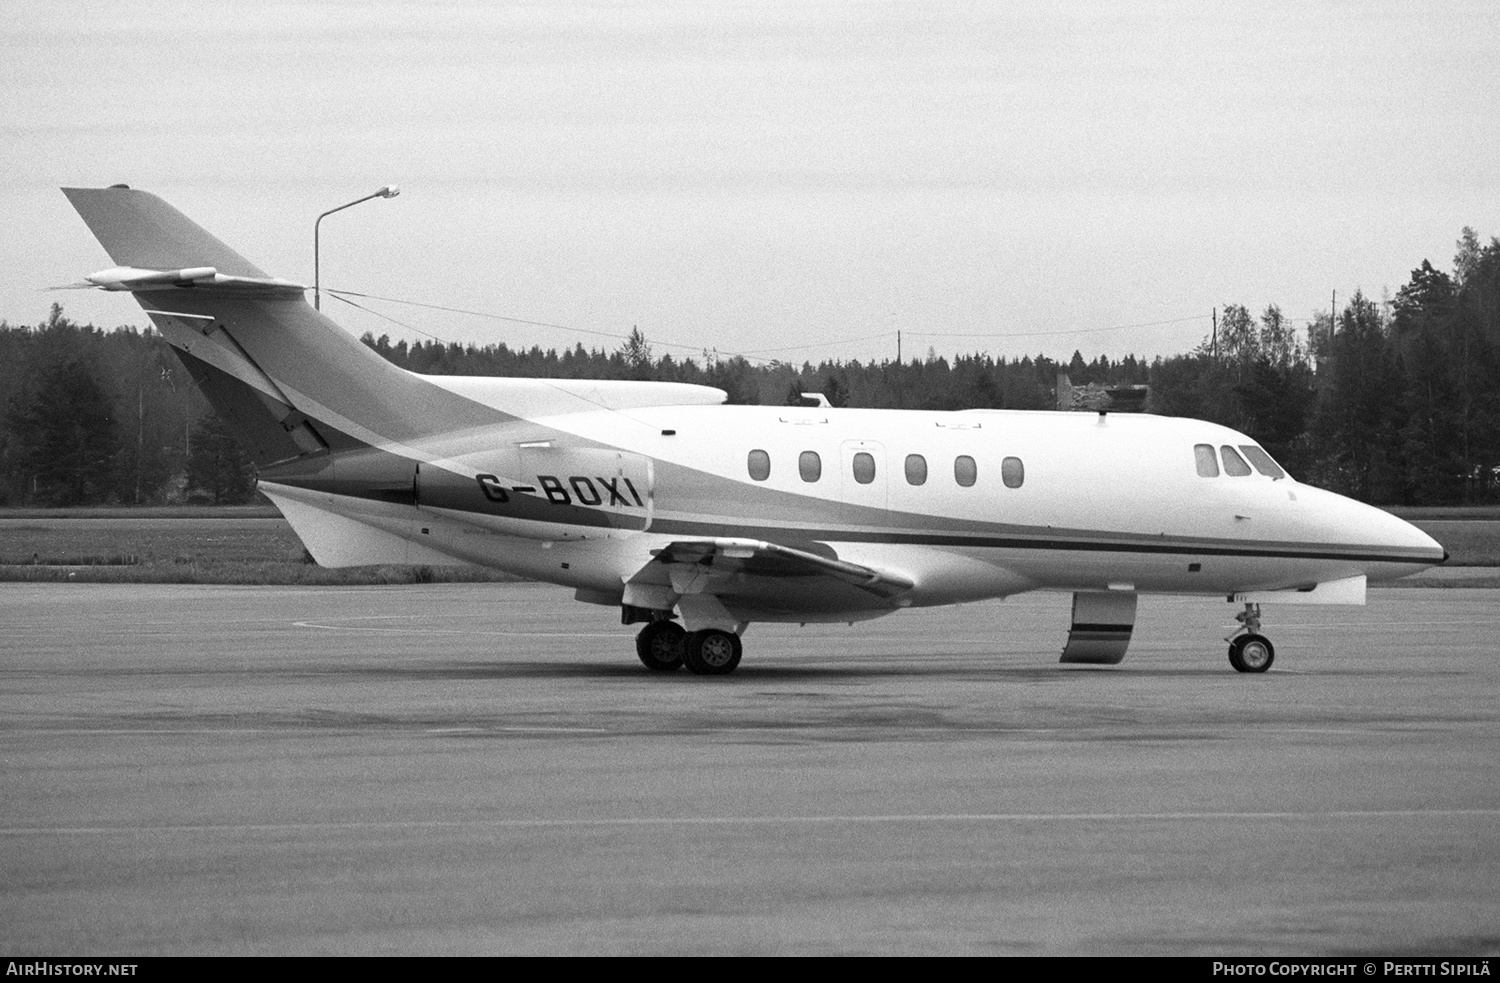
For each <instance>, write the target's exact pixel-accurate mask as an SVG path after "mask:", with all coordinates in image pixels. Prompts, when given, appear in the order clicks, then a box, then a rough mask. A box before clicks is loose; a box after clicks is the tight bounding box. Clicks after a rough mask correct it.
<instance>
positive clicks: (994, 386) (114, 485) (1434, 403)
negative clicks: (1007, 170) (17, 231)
mask: <svg viewBox="0 0 1500 983" xmlns="http://www.w3.org/2000/svg"><path fill="white" fill-rule="evenodd" d="M364 341H365V343H366V344H367V345H369V346H370V347H372V348H373V349H374V350H375V351H377V352H379V353H380V354H381V355H382V356H384V357H385V358H386V359H388V360H389V361H391V362H393V363H394V364H396V365H399V366H401V367H402V368H405V369H409V370H411V371H414V372H421V373H427V374H435V375H441V374H462V375H498V376H533V377H548V378H604V379H640V380H648V379H654V380H663V381H674V382H689V383H699V384H703V385H710V386H717V387H719V388H721V389H723V390H725V391H726V392H727V393H729V398H730V401H731V402H734V403H762V404H767V403H777V404H782V403H788V402H796V401H798V400H799V398H800V394H801V393H803V392H821V393H823V394H825V395H826V396H827V397H828V398H829V400H830V402H832V403H833V404H834V405H836V406H861V407H879V408H895V409H934V410H954V409H964V408H993V409H1054V408H1055V407H1056V406H1057V402H1058V400H1057V387H1058V382H1059V376H1060V375H1063V374H1066V376H1067V378H1068V381H1069V382H1070V383H1071V385H1072V386H1074V387H1085V388H1088V387H1093V388H1094V390H1095V395H1096V397H1097V398H1095V399H1094V400H1093V401H1092V402H1090V403H1089V405H1092V406H1098V405H1103V404H1101V403H1100V400H1101V399H1102V400H1105V401H1107V400H1108V395H1107V393H1102V394H1101V393H1099V392H1098V389H1099V387H1125V386H1149V396H1148V397H1147V401H1146V405H1145V408H1146V409H1147V410H1148V411H1150V412H1154V413H1162V414H1167V415H1173V416H1191V417H1197V418H1200V419H1205V420H1212V421H1214V422H1217V423H1223V424H1226V425H1228V426H1231V427H1234V428H1235V429H1238V430H1241V431H1244V432H1245V433H1247V434H1249V435H1250V436H1251V437H1253V438H1255V439H1256V440H1257V441H1259V442H1260V443H1261V444H1262V445H1263V446H1264V447H1265V448H1266V449H1267V450H1268V451H1270V452H1271V454H1272V455H1273V456H1275V457H1276V458H1277V459H1278V460H1279V461H1281V463H1282V464H1283V465H1284V466H1285V467H1286V468H1287V470H1289V471H1290V472H1292V474H1293V475H1295V476H1296V477H1298V478H1299V479H1300V480H1303V481H1306V482H1309V483H1312V484H1316V485H1321V486H1323V487H1325V488H1330V489H1332V490H1335V491H1338V492H1342V493H1344V494H1348V495H1352V496H1353V497H1356V498H1359V499H1361V500H1364V501H1367V502H1372V503H1375V504H1400V505H1448V504H1459V503H1484V502H1495V501H1500V239H1491V240H1490V242H1489V243H1488V244H1487V245H1481V244H1480V242H1479V239H1478V237H1477V236H1476V235H1475V233H1474V232H1473V230H1471V229H1464V231H1463V236H1462V238H1460V239H1459V242H1458V253H1457V256H1456V257H1455V260H1454V266H1453V272H1452V273H1447V272H1443V271H1441V270H1438V269H1436V268H1434V267H1433V266H1432V264H1431V263H1430V262H1427V261H1425V260H1424V261H1423V262H1422V264H1421V265H1420V266H1419V267H1418V268H1417V269H1415V270H1413V271H1412V274H1411V279H1410V281H1409V282H1408V283H1407V284H1406V285H1404V286H1403V287H1401V289H1400V290H1399V291H1397V293H1396V295H1395V297H1394V298H1383V299H1381V300H1376V299H1374V298H1369V297H1366V296H1364V295H1363V294H1360V293H1356V294H1355V295H1354V296H1353V297H1352V298H1350V299H1349V300H1348V302H1347V303H1345V304H1344V305H1342V306H1341V307H1340V308H1339V309H1338V310H1337V311H1334V312H1322V313H1320V314H1318V315H1317V316H1316V317H1315V318H1314V319H1313V320H1312V322H1311V323H1310V324H1309V325H1308V326H1307V327H1306V329H1305V330H1303V329H1301V328H1297V327H1294V325H1293V323H1292V322H1291V321H1289V320H1288V319H1287V318H1286V317H1284V316H1283V314H1282V312H1281V311H1280V309H1279V308H1278V307H1276V306H1275V305H1271V306H1269V307H1267V308H1265V309H1264V310H1263V311H1261V312H1260V313H1258V314H1256V313H1253V312H1252V311H1250V310H1249V309H1248V308H1246V307H1244V306H1242V305H1236V304H1231V305H1229V306H1227V307H1225V308H1223V311H1222V316H1221V317H1220V319H1219V322H1218V324H1217V328H1216V332H1215V334H1214V335H1213V336H1212V337H1210V338H1205V339H1204V341H1203V344H1201V345H1200V346H1199V347H1198V348H1196V349H1194V350H1193V351H1190V352H1185V353H1183V354H1180V355H1174V356H1171V357H1162V358H1156V359H1154V360H1152V361H1150V362H1147V361H1144V360H1141V359H1136V358H1134V357H1127V358H1124V359H1120V360H1117V361H1111V360H1109V359H1108V358H1105V357H1103V356H1100V357H1098V358H1095V359H1094V360H1093V361H1087V360H1085V358H1084V357H1083V355H1082V354H1081V353H1080V352H1074V354H1073V357H1072V358H1071V359H1070V360H1068V361H1066V362H1061V361H1056V360H1054V359H1051V358H1048V357H1047V356H1044V355H1038V356H1036V357H1034V358H1033V357H1024V358H1020V359H1005V358H1000V359H994V358H991V357H990V356H988V355H984V354H974V355H967V356H965V355H960V356H958V357H956V358H954V359H952V360H951V361H950V360H949V359H946V358H942V357H938V356H937V355H936V354H934V353H931V352H929V353H928V355H927V356H926V357H925V358H920V359H912V360H909V361H899V362H893V361H881V362H875V361H871V362H868V363H861V362H858V361H849V362H845V361H842V360H832V361H826V362H823V363H821V364H819V365H812V364H809V363H804V364H802V365H793V364H789V363H783V362H769V363H760V364H752V363H751V362H750V361H749V360H747V359H746V358H744V357H740V356H730V357H720V356H717V355H715V354H713V353H707V352H705V353H704V354H703V356H702V357H701V358H688V359H681V360H677V359H674V358H672V357H671V356H670V355H663V356H661V357H656V356H655V355H654V354H653V352H652V349H651V345H650V343H649V341H648V340H647V338H646V337H645V336H644V335H643V334H642V333H641V332H640V331H639V330H635V331H633V332H632V333H631V335H630V338H629V339H628V340H627V341H626V342H625V343H624V344H622V345H621V346H619V347H618V348H616V349H614V350H600V349H596V350H587V349H585V348H584V347H583V346H582V345H581V344H579V345H576V346H575V347H573V348H571V349H563V350H561V351H558V350H556V349H549V350H545V351H544V350H542V349H541V348H539V347H533V348H530V349H512V348H510V347H508V346H506V345H504V344H494V345H485V346H475V345H459V344H456V343H453V344H444V343H440V342H424V343H418V344H415V345H408V344H407V343H406V342H405V341H400V342H396V343H394V344H393V343H392V342H391V340H390V338H389V337H387V336H381V337H380V338H374V337H371V336H369V335H366V336H365V338H364ZM0 397H3V398H0V411H3V414H4V415H3V418H0V505H46V506H69V505H85V504H157V503H168V502H182V501H188V502H192V501H201V502H213V503H233V502H243V501H248V500H249V499H250V498H251V497H252V496H253V489H254V472H253V468H252V467H251V466H250V465H249V463H248V461H247V460H246V458H245V456H244V454H243V453H242V452H241V450H240V448H239V446H238V445H237V444H236V442H235V440H234V437H233V435H232V433H231V432H230V431H229V430H228V429H227V428H226V427H225V426H224V424H223V423H222V422H221V421H220V420H219V419H218V418H217V417H216V415H215V414H214V413H213V412H212V410H211V409H210V408H209V406H208V403H207V402H206V400H204V398H203V397H202V395H201V394H200V393H199V392H198V391H197V389H196V388H195V387H194V386H193V385H192V383H191V382H190V381H189V379H188V377H187V373H186V371H185V370H184V369H183V368H182V366H181V365H180V364H179V363H178V362H177V360H176V358H175V357H174V356H173V355H172V354H171V350H170V346H168V345H167V344H166V342H165V341H164V340H163V339H162V338H161V336H160V335H159V334H157V333H156V332H155V331H154V330H153V329H151V328H147V329H146V330H144V331H141V330H137V329H136V328H133V327H119V328H115V329H114V330H111V331H103V330H100V329H99V328H96V327H94V326H93V325H79V324H77V323H75V322H73V321H72V320H70V319H69V318H68V317H67V316H66V315H65V314H64V313H63V310H62V309H61V308H60V307H58V306H56V305H54V306H53V308H52V311H51V313H50V315H49V316H48V317H47V319H46V320H45V321H43V322H42V323H40V324H37V325H35V326H30V325H17V326H13V325H10V324H8V323H6V322H4V321H0Z"/></svg>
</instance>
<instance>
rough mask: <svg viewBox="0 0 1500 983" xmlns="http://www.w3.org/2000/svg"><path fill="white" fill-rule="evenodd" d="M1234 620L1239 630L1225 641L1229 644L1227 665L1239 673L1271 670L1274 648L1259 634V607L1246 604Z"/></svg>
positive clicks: (1274, 656) (1274, 654)
mask: <svg viewBox="0 0 1500 983" xmlns="http://www.w3.org/2000/svg"><path fill="white" fill-rule="evenodd" d="M1234 620H1235V621H1238V622H1239V623H1240V628H1239V631H1237V632H1235V633H1234V634H1233V635H1230V636H1229V637H1228V638H1227V639H1225V641H1227V642H1228V643H1229V664H1230V665H1232V666H1234V668H1235V669H1236V670H1237V671H1239V672H1265V671H1266V670H1267V669H1269V668H1271V662H1272V661H1273V660H1275V658H1276V647H1275V646H1274V645H1272V644H1271V640H1270V639H1269V638H1267V637H1266V636H1264V635H1262V634H1261V633H1260V605H1259V604H1248V603H1247V604H1246V605H1245V610H1244V611H1242V612H1240V613H1239V614H1237V615H1235V616H1234ZM1241 632H1243V633H1244V634H1241Z"/></svg>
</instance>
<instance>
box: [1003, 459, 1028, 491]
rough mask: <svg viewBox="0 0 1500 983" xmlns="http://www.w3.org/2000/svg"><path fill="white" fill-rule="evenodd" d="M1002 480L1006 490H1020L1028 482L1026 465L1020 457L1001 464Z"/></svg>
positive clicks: (1006, 460)
mask: <svg viewBox="0 0 1500 983" xmlns="http://www.w3.org/2000/svg"><path fill="white" fill-rule="evenodd" d="M1000 480H1001V481H1003V482H1005V487H1006V488H1020V487H1021V485H1022V484H1023V483H1024V482H1025V481H1026V465H1024V464H1022V463H1021V459H1020V458H1019V457H1007V458H1006V459H1005V460H1003V461H1001V462H1000Z"/></svg>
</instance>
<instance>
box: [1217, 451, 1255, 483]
mask: <svg viewBox="0 0 1500 983" xmlns="http://www.w3.org/2000/svg"><path fill="white" fill-rule="evenodd" d="M1219 456H1220V457H1222V458H1223V459H1224V473H1225V474H1227V475H1229V476H1231V477H1234V478H1243V477H1244V476H1245V475H1247V474H1250V465H1248V464H1246V463H1245V459H1244V458H1243V457H1240V455H1239V452H1238V451H1236V450H1235V449H1234V448H1233V447H1230V446H1229V445H1228V444H1225V445H1224V446H1223V447H1220V448H1219Z"/></svg>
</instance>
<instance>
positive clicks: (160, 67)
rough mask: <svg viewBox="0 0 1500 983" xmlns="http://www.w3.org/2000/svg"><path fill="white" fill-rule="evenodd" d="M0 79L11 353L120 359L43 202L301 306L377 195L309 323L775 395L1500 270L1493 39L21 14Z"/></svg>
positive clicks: (130, 310)
mask: <svg viewBox="0 0 1500 983" xmlns="http://www.w3.org/2000/svg"><path fill="white" fill-rule="evenodd" d="M0 64H3V65H4V70H3V75H0V167H3V175H4V181H3V183H0V208H3V212H0V214H3V215H4V218H5V222H4V225H3V233H0V271H3V272H0V317H3V318H5V319H6V320H9V321H10V322H11V323H12V324H15V323H35V322H37V321H39V320H41V319H42V318H43V317H44V316H45V314H46V311H47V308H48V306H49V305H50V304H51V303H52V301H53V300H60V301H61V302H62V303H63V304H64V305H65V308H66V309H67V311H68V312H69V314H71V315H73V316H74V317H76V318H78V319H81V320H92V321H93V322H94V323H96V324H99V325H101V326H113V325H116V324H121V323H133V324H144V323H145V319H144V316H143V315H142V314H141V313H140V312H139V310H138V308H137V307H136V305H135V304H134V303H133V302H132V301H130V299H129V298H128V297H127V296H124V295H120V294H104V293H101V292H84V291H77V292H72V293H58V294H47V293H40V292H38V291H39V288H42V287H46V286H49V285H54V284H62V283H69V282H74V281H76V280H77V279H78V278H79V277H80V276H81V275H82V274H85V273H89V272H93V271H95V270H99V269H103V268H106V267H108V266H110V265H112V264H110V262H109V261H108V258H107V257H106V256H105V254H104V252H103V250H102V249H101V248H100V247H99V246H98V244H97V243H96V242H95V240H94V239H93V237H92V236H91V235H90V234H89V232H88V230H87V229H86V228H85V227H84V225H83V223H82V222H81V221H80V220H79V219H78V218H77V216H76V215H75V214H74V213H73V211H72V209H71V208H70V207H69V206H68V204H67V202H66V200H65V199H64V198H63V196H62V194H61V193H59V192H58V190H57V188H58V187H59V186H66V185H80V186H102V185H108V184H113V183H116V182H124V183H128V184H130V185H131V186H132V187H136V188H144V189H146V190H150V191H153V192H155V193H157V194H160V195H162V196H163V197H165V198H166V199H167V200H168V201H170V202H172V203H173V204H174V205H176V206H177V207H178V208H179V209H181V210H182V211H183V212H185V213H186V214H187V215H188V216H190V217H191V218H193V219H194V220H196V221H197V222H198V223H199V224H201V225H203V226H205V227H206V228H208V229H209V230H210V231H211V232H213V233H214V234H216V235H217V236H218V237H219V238H221V239H223V240H224V241H225V242H227V243H229V244H230V245H231V246H233V247H234V248H236V249H237V250H238V251H240V252H241V253H243V254H245V255H246V257H248V258H249V259H250V260H251V261H252V262H254V263H256V264H257V265H259V266H260V267H262V268H263V269H265V270H267V272H269V273H271V274H272V275H276V276H282V277H286V278H288V279H293V280H298V281H302V282H306V283H309V284H310V283H311V282H312V275H313V269H312V267H313V263H312V240H313V234H312V233H313V220H314V219H315V217H316V216H317V214H318V213H319V212H321V211H323V210H325V209H328V208H332V207H334V206H335V205H338V204H341V203H343V202H345V201H348V200H351V199H353V198H356V197H359V196H361V195H364V194H367V193H369V192H371V191H374V190H375V189H376V188H378V187H380V186H381V185H384V184H387V183H395V184H398V185H400V186H401V189H402V191H401V195H400V197H398V198H395V199H391V200H383V199H377V200H375V201H371V202H367V203H365V204H362V205H359V206H356V207H355V208H352V209H349V210H348V211H345V212H341V213H339V214H337V215H335V216H332V217H331V218H329V219H326V220H325V221H324V223H323V250H322V272H323V277H322V279H323V284H324V286H325V287H328V286H331V287H336V288H342V289H345V290H352V291H359V292H363V293H370V294H379V295H382V296H389V297H395V298H401V299H404V300H413V301H422V302H427V303H434V304H441V305H447V306H452V307H458V308H465V309H471V310H477V311H483V312H486V313H488V314H492V315H497V316H502V317H508V318H517V319H523V320H531V321H541V322H548V323H552V324H558V325H564V326H566V327H567V328H569V329H572V330H555V329H549V328H540V327H533V326H527V325H521V324H517V323H514V322H507V321H500V320H494V319H482V318H476V317H468V316H463V315H454V314H446V313H441V312H438V311H433V310H427V309H422V308H416V307H407V306H399V305H395V304H389V303H379V304H377V303H375V302H372V301H361V303H366V304H368V305H369V306H371V307H375V308H377V309H378V310H380V311H381V312H382V313H384V314H386V315H388V316H390V317H392V318H395V319H397V320H399V321H401V322H403V323H404V324H407V325H411V326H413V327H415V328H417V329H420V330H421V331H423V332H427V333H428V334H431V335H436V336H438V337H440V338H442V339H444V340H458V341H465V342H467V341H474V342H479V343H488V342H497V341H505V342H507V343H509V344H513V345H514V344H526V345H529V344H532V343H539V344H542V345H543V346H545V347H553V346H559V347H560V346H571V345H572V344H573V343H575V342H577V341H582V342H583V343H584V344H585V345H586V346H588V347H598V346H604V347H609V348H613V347H615V346H616V344H617V342H615V341H614V340H612V339H610V338H607V337H600V335H599V334H595V333H591V332H602V333H604V334H607V335H624V334H626V333H628V332H629V331H630V329H631V326H632V325H639V326H640V328H641V330H642V331H644V332H645V334H646V336H647V338H648V339H649V340H651V341H652V342H654V343H655V344H656V345H657V352H658V353H661V352H664V351H671V352H672V353H673V354H674V355H684V354H691V353H692V352H693V351H695V350H701V349H703V348H716V349H718V350H719V351H721V352H752V353H756V354H758V355H759V356H762V357H777V358H786V359H790V360H794V361H799V362H800V361H801V360H803V359H811V360H813V361H817V360H818V359H820V358H824V357H839V358H844V359H850V358H858V359H861V360H865V359H871V358H893V357H894V356H895V332H896V331H897V330H898V329H900V330H901V331H902V332H903V354H904V355H906V356H907V357H911V356H912V355H914V354H921V353H924V352H926V350H927V349H928V347H929V346H932V347H934V348H935V349H936V350H937V351H938V352H939V353H942V354H951V353H952V352H954V351H985V352H988V353H990V354H991V355H994V356H996V357H999V356H1009V357H1013V356H1019V355H1021V354H1026V353H1030V354H1036V353H1038V352H1044V353H1046V354H1050V355H1054V356H1057V357H1062V358H1067V357H1068V356H1070V355H1071V354H1072V352H1073V350H1074V349H1080V350H1081V351H1082V352H1083V353H1084V355H1085V356H1086V357H1089V358H1092V357H1094V356H1095V355H1098V354H1107V355H1110V356H1111V357H1118V356H1122V355H1125V354H1127V353H1132V352H1133V353H1136V354H1138V355H1143V356H1153V355H1156V354H1172V353H1177V352H1182V351H1186V350H1188V349H1190V348H1191V347H1192V346H1193V345H1195V344H1196V343H1197V342H1198V341H1199V340H1200V339H1201V338H1202V337H1203V336H1205V335H1206V334H1207V333H1208V330H1209V320H1208V316H1209V311H1210V310H1211V309H1212V308H1214V307H1215V306H1219V307H1222V305H1224V304H1226V303H1241V304H1244V305H1246V306H1248V307H1250V308H1251V309H1252V311H1254V312H1256V313H1258V312H1259V311H1260V310H1262V309H1264V308H1265V306H1266V305H1267V304H1270V303H1277V304H1279V305H1280V306H1281V307H1282V309H1283V311H1284V313H1285V314H1286V315H1287V316H1288V317H1292V318H1297V319H1305V318H1310V317H1311V316H1312V315H1313V314H1314V313H1315V312H1317V311H1319V310H1326V309H1327V307H1328V304H1329V295H1330V293H1331V292H1332V291H1334V290H1337V291H1338V293H1339V296H1340V298H1346V297H1347V296H1348V295H1349V294H1350V293H1352V292H1353V290H1354V289H1355V288H1363V289H1364V291H1365V292H1366V293H1367V294H1372V295H1375V296H1377V297H1378V296H1379V295H1380V294H1381V292H1382V290H1386V289H1388V290H1390V291H1391V292H1394V291H1395V290H1397V289H1399V288H1400V286H1401V285H1402V284H1404V283H1405V282H1406V280H1407V278H1408V276H1409V275H1410V272H1411V270H1412V268H1413V267H1415V266H1417V265H1418V264H1419V263H1420V262H1421V260H1422V259H1423V258H1429V259H1431V260H1432V261H1433V263H1434V265H1436V266H1438V267H1439V268H1441V269H1445V270H1447V269H1451V266H1452V258H1453V254H1454V241H1455V240H1456V239H1457V238H1458V235H1459V233H1460V230H1461V229H1462V227H1463V226H1465V225H1469V226H1473V227H1474V228H1476V229H1477V230H1478V232H1479V233H1480V235H1481V237H1482V238H1483V239H1484V240H1485V241H1488V239H1489V237H1490V236H1492V235H1496V234H1497V233H1500V176H1497V166H1496V147H1497V146H1500V84H1497V81H1496V80H1497V78H1500V74H1497V73H1500V67H1497V66H1500V3H1496V2H1494V0H1472V2H1458V3H1443V2H1429V3H1380V2H1359V3H1347V4H1345V3H1321V2H1316V0H1310V2H1305V3H1300V4H1288V3H1280V2H1276V3H1271V2H1267V3H1240V4H1234V3H1230V4H1221V3H1208V2H1196V0H1195V2H1180V3H1172V2H1168V3H1149V2H1140V0H1132V2H1127V3H1118V4H1115V3H1073V2H1067V0H1063V2H1049V3H1045V4H1035V3H1027V4H1019V3H1016V4H1012V3H994V4H984V3H975V4H970V3H939V2H934V0H926V2H920V3H809V2H786V3H780V2H754V0H751V2H735V3H715V2H711V0H690V2H681V3H669V2H641V3H604V2H599V3H594V4H589V5H582V4H573V3H549V2H536V3H526V4H491V3H475V4H465V3H433V4H424V3H412V2H400V3H387V2H379V0H376V2H357V3H356V2H348V3H329V2H298V3H288V4H273V3H256V2H219V3H182V4H175V3H159V2H118V0H117V2H114V3H84V2H69V0H48V2H40V0H19V2H17V3H12V4H8V5H7V11H6V16H5V18H4V19H3V20H0ZM323 307H324V311H325V312H326V313H328V314H330V315H332V316H333V317H334V318H335V319H336V320H338V321H339V322H340V323H341V324H342V325H344V326H345V327H346V328H348V329H349V330H351V331H353V332H354V333H356V334H359V333H363V332H364V331H373V332H375V333H376V334H380V333H383V332H387V333H390V334H391V335H392V336H393V337H407V338H411V339H417V338H420V337H422V336H421V335H418V334H414V333H412V332H410V331H408V330H406V329H405V328H402V327H399V326H397V325H395V324H393V323H391V322H389V321H384V320H381V319H379V318H377V317H375V316H374V315H372V314H369V313H366V312H364V311H361V310H356V309H354V308H351V307H348V306H346V305H344V304H342V303H339V302H337V301H330V300H328V299H327V298H326V297H325V301H324V305H323ZM1182 319H1191V320H1182ZM1149 322H1175V323H1167V324H1157V325H1156V326H1153V327H1130V328H1120V329H1117V330H1105V329H1113V328H1116V327H1117V326H1120V325H1141V324H1146V323H1149ZM849 339H856V340H849ZM673 344H676V345H682V346H684V347H682V348H674V347H670V346H671V345H673Z"/></svg>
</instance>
